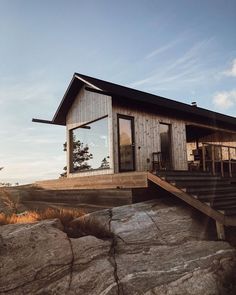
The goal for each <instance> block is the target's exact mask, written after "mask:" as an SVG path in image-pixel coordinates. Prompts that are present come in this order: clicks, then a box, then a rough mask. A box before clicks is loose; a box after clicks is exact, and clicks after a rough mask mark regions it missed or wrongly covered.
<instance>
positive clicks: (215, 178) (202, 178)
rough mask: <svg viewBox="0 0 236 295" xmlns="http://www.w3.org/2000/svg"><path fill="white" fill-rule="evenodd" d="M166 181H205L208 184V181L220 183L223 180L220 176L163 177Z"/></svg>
mask: <svg viewBox="0 0 236 295" xmlns="http://www.w3.org/2000/svg"><path fill="white" fill-rule="evenodd" d="M161 178H162V179H164V180H167V181H169V182H170V181H203V182H207V181H218V180H219V181H220V180H222V179H221V177H219V176H199V177H197V176H192V175H190V176H163V177H161Z"/></svg>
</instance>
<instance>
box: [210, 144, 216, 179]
mask: <svg viewBox="0 0 236 295" xmlns="http://www.w3.org/2000/svg"><path fill="white" fill-rule="evenodd" d="M211 160H212V174H213V175H215V174H216V171H215V147H214V145H212V146H211Z"/></svg>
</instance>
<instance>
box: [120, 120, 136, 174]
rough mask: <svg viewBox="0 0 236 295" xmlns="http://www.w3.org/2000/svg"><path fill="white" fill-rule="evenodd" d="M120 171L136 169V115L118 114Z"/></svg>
mask: <svg viewBox="0 0 236 295" xmlns="http://www.w3.org/2000/svg"><path fill="white" fill-rule="evenodd" d="M117 120H118V153H119V154H118V157H119V171H120V172H125V171H127V172H128V171H134V170H135V144H134V142H135V139H134V117H130V116H124V115H118V117H117Z"/></svg>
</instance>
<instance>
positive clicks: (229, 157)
mask: <svg viewBox="0 0 236 295" xmlns="http://www.w3.org/2000/svg"><path fill="white" fill-rule="evenodd" d="M228 162H229V177H232V166H231V153H230V147H228Z"/></svg>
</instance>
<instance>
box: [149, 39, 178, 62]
mask: <svg viewBox="0 0 236 295" xmlns="http://www.w3.org/2000/svg"><path fill="white" fill-rule="evenodd" d="M177 42H178V40H174V41H172V42H170V43H168V44H166V45H164V46H161V47H159V48H157V49H156V50H153V51H152V52H150V53H149V54H148V55H147V56H145V59H150V58H152V57H154V56H156V55H158V54H161V53H163V52H166V51H167V50H169V49H171V48H173V47H174V46H175V44H176V43H177Z"/></svg>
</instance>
